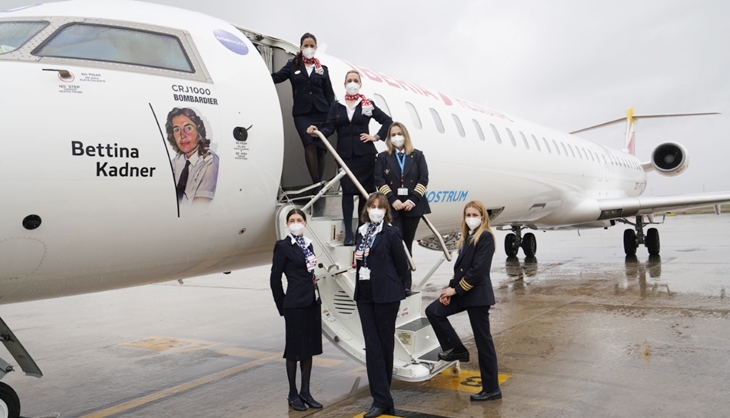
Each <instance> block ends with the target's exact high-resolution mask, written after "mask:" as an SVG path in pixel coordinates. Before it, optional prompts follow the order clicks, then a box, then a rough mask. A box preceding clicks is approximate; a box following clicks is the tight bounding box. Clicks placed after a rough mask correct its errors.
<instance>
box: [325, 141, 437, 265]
mask: <svg viewBox="0 0 730 418" xmlns="http://www.w3.org/2000/svg"><path fill="white" fill-rule="evenodd" d="M314 133H315V134H316V135H317V136H318V137H319V139H320V140H321V141H322V143H323V144H324V146H325V147H326V148H327V150H328V151H329V152H330V153H331V154H332V157H333V158H334V159H335V161H337V164H339V165H340V168H342V170H344V171H345V173H347V177H349V178H350V180H352V183H353V184H354V185H355V187H357V190H359V191H360V194H361V195H362V197H363V198H364V199H367V198H368V197H370V195H369V194H368V192H367V191H365V188H364V187H362V184H360V182H359V181H358V180H357V177H355V175H354V174H352V171H350V167H348V166H347V164H345V162H344V161H343V160H342V157H340V154H338V153H337V151H335V148H334V147H333V146H332V144H330V141H328V140H327V138H326V137H325V136H324V135H322V132H320V131H319V130H318V129H315V131H314ZM358 217H359V214H358ZM442 241H443V240H442ZM444 248H446V246H445V245H444ZM403 249H404V250H405V252H406V258H407V259H408V265H409V266H410V267H411V271H416V263H414V262H413V258H412V257H411V253H409V252H408V247H407V246H406V243H405V242H403Z"/></svg>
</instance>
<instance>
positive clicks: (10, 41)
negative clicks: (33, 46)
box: [0, 22, 48, 55]
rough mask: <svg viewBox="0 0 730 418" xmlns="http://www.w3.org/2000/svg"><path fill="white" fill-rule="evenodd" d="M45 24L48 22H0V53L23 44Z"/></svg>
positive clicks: (7, 51) (8, 51) (10, 50)
mask: <svg viewBox="0 0 730 418" xmlns="http://www.w3.org/2000/svg"><path fill="white" fill-rule="evenodd" d="M46 26H48V22H0V55H2V54H7V53H10V52H13V51H15V50H16V49H18V48H20V47H21V46H23V45H25V43H26V42H28V41H29V40H30V38H32V37H34V36H36V35H37V34H38V32H40V31H42V30H43V29H44V28H45V27H46Z"/></svg>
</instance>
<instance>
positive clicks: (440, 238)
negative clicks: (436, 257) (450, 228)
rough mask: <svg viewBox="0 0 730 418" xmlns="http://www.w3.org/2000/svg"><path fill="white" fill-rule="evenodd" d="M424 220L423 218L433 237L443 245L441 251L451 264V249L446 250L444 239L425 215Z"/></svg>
mask: <svg viewBox="0 0 730 418" xmlns="http://www.w3.org/2000/svg"><path fill="white" fill-rule="evenodd" d="M422 218H423V221H424V222H425V223H426V225H427V226H428V228H429V229H430V230H431V232H433V235H434V236H435V237H436V239H437V240H438V242H439V244H440V245H441V250H442V251H443V252H444V257H446V260H447V261H449V262H450V261H451V252H449V249H448V248H446V242H444V237H443V236H442V235H441V234H440V233H439V231H438V230H436V227H435V226H433V224H432V223H431V221H429V220H428V218H427V217H426V215H423V216H422Z"/></svg>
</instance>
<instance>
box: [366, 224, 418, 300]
mask: <svg viewBox="0 0 730 418" xmlns="http://www.w3.org/2000/svg"><path fill="white" fill-rule="evenodd" d="M362 239H363V236H362V234H360V233H359V232H358V234H357V243H356V247H355V248H358V247H359V246H360V243H361V242H362ZM362 265H363V260H357V274H356V279H355V297H354V299H355V300H357V297H358V289H359V284H360V280H359V278H360V268H361V267H362ZM368 267H369V268H370V282H371V283H372V288H373V302H375V303H391V302H398V301H399V300H403V299H405V298H406V291H405V284H406V283H410V281H411V269H410V268H409V266H408V259H407V258H406V250H405V249H404V248H403V238H401V236H400V231H399V230H398V228H396V227H394V226H392V225H383V229H382V230H381V231H380V232H378V234H377V235H375V241H373V245H372V246H371V247H370V255H369V256H368Z"/></svg>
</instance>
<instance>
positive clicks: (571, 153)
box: [568, 144, 575, 158]
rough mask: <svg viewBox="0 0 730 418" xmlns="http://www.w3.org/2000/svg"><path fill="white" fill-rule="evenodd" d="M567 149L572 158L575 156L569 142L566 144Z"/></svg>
mask: <svg viewBox="0 0 730 418" xmlns="http://www.w3.org/2000/svg"><path fill="white" fill-rule="evenodd" d="M568 149H569V150H570V155H572V156H573V158H575V152H573V147H571V146H570V144H568Z"/></svg>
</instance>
